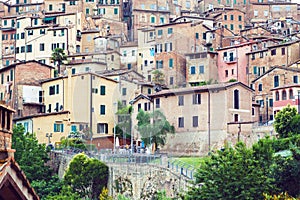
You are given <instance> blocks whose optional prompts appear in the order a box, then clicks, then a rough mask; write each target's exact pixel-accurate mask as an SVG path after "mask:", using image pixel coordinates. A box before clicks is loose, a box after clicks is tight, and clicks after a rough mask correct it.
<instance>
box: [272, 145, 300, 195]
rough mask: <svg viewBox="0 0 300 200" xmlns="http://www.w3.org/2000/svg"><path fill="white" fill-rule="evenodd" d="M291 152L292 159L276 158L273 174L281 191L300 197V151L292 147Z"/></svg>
mask: <svg viewBox="0 0 300 200" xmlns="http://www.w3.org/2000/svg"><path fill="white" fill-rule="evenodd" d="M291 151H292V156H290V157H286V158H285V157H282V156H277V157H276V164H275V165H274V166H273V173H272V174H273V176H274V178H275V180H276V186H277V187H278V188H280V191H282V192H287V193H288V194H290V195H291V196H293V197H297V196H300V179H299V177H300V150H299V148H298V147H295V146H292V147H291Z"/></svg>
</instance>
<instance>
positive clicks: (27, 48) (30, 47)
mask: <svg viewBox="0 0 300 200" xmlns="http://www.w3.org/2000/svg"><path fill="white" fill-rule="evenodd" d="M26 52H28V53H30V52H32V44H29V45H26Z"/></svg>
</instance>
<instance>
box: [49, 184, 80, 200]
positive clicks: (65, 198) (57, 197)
mask: <svg viewBox="0 0 300 200" xmlns="http://www.w3.org/2000/svg"><path fill="white" fill-rule="evenodd" d="M46 199H47V200H79V199H81V198H80V195H79V194H78V193H77V192H74V191H73V190H72V189H71V187H69V186H64V187H63V188H62V190H61V191H60V192H59V193H58V194H53V195H49V196H47V198H46Z"/></svg>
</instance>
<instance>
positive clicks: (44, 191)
mask: <svg viewBox="0 0 300 200" xmlns="http://www.w3.org/2000/svg"><path fill="white" fill-rule="evenodd" d="M31 186H32V187H33V188H34V190H35V191H36V192H37V194H39V196H40V198H41V199H47V198H45V197H47V196H51V195H56V194H58V193H59V192H60V191H61V189H62V187H63V182H62V181H61V180H59V178H58V176H57V175H55V176H52V177H50V178H49V179H48V180H33V181H32V182H31Z"/></svg>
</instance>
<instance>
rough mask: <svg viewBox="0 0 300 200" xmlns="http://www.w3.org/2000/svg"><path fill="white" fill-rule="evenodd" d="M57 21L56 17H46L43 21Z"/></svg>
mask: <svg viewBox="0 0 300 200" xmlns="http://www.w3.org/2000/svg"><path fill="white" fill-rule="evenodd" d="M54 19H55V17H45V18H44V19H43V21H44V22H46V21H52V20H54Z"/></svg>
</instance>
